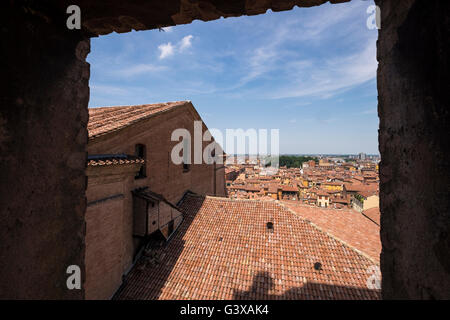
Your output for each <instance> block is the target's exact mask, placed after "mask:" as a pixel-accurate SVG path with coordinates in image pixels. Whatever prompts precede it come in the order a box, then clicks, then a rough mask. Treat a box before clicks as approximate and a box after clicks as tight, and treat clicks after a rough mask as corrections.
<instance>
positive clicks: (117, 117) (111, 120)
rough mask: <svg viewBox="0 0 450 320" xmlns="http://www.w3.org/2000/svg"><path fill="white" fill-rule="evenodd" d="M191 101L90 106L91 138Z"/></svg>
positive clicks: (89, 123)
mask: <svg viewBox="0 0 450 320" xmlns="http://www.w3.org/2000/svg"><path fill="white" fill-rule="evenodd" d="M189 103H190V102H189V101H177V102H167V103H157V104H144V105H138V106H118V107H101V108H89V122H88V132H89V139H93V138H96V137H98V136H102V135H104V134H107V133H110V132H113V131H117V130H120V129H123V128H125V127H127V126H130V125H132V124H134V123H136V122H138V121H142V120H144V119H148V118H150V117H153V116H155V115H157V114H159V113H161V112H165V111H168V110H170V109H173V108H175V107H179V106H182V105H186V104H189Z"/></svg>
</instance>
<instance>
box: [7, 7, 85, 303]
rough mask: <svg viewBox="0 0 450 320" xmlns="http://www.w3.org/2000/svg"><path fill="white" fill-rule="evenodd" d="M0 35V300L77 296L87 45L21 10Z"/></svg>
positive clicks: (81, 256)
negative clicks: (74, 269)
mask: <svg viewBox="0 0 450 320" xmlns="http://www.w3.org/2000/svg"><path fill="white" fill-rule="evenodd" d="M10 3H12V2H9V1H8V2H6V1H5V2H2V4H1V6H3V5H9V4H10ZM0 33H1V34H0V35H1V36H0V46H1V47H0V70H1V80H0V81H1V82H0V88H1V95H0V101H1V103H0V298H33V299H36V298H42V299H44V298H45V299H56V298H58V299H80V298H83V296H84V292H83V290H68V289H67V287H66V278H67V277H68V275H67V274H66V268H67V267H68V266H69V265H78V266H80V268H81V271H82V276H83V277H84V234H85V222H84V212H85V208H86V201H85V195H84V193H85V188H86V178H85V174H84V172H85V167H86V145H87V130H86V126H87V121H88V113H87V105H88V100H89V86H88V79H89V65H88V64H87V63H86V61H85V58H86V55H87V54H88V52H89V50H90V42H89V39H88V38H84V37H83V36H82V35H81V34H80V33H79V32H77V31H72V32H69V30H68V29H67V28H65V24H56V21H52V20H48V18H47V17H45V16H42V15H39V14H37V13H36V12H33V11H28V10H26V8H25V7H20V8H19V7H15V8H8V9H5V8H3V7H2V8H0Z"/></svg>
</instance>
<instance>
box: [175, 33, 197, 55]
mask: <svg viewBox="0 0 450 320" xmlns="http://www.w3.org/2000/svg"><path fill="white" fill-rule="evenodd" d="M193 37H194V36H193V35H191V34H190V35H188V36H185V37H184V38H183V39H181V41H180V43H179V45H178V46H179V50H180V51H183V50H184V49H187V48H189V47H191V46H192V38H193Z"/></svg>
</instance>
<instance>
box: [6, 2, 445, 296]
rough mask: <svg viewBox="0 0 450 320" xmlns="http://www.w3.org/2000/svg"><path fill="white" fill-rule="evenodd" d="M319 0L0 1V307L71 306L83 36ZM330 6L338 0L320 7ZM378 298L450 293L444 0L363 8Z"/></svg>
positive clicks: (79, 188) (80, 245)
mask: <svg viewBox="0 0 450 320" xmlns="http://www.w3.org/2000/svg"><path fill="white" fill-rule="evenodd" d="M325 2H326V1H325V0H246V1H245V0H234V1H225V0H170V1H153V2H150V1H140V0H135V1H128V2H123V1H112V2H111V1H106V0H104V1H96V2H95V3H93V2H92V1H87V0H82V1H78V5H79V6H80V8H81V11H82V29H81V30H79V31H77V30H68V29H67V28H66V18H67V13H66V8H67V7H68V6H69V5H71V4H72V3H70V2H69V1H58V2H56V1H54V2H53V1H48V2H41V1H35V2H34V1H10V2H5V3H2V5H1V6H2V10H1V13H0V18H1V22H0V23H1V28H0V30H1V34H2V39H1V50H0V55H1V59H0V69H1V70H2V78H1V81H2V83H1V84H2V85H1V87H2V97H1V101H2V104H1V109H0V151H1V152H0V166H1V169H0V172H1V173H0V175H1V176H0V181H1V182H0V203H1V206H0V208H1V215H0V219H1V224H0V243H1V245H0V261H2V263H1V264H0V297H3V298H62V299H82V298H84V292H83V290H67V288H66V278H67V274H66V268H67V267H68V266H69V265H72V264H76V265H79V266H80V267H81V269H82V274H84V272H83V268H84V234H85V220H84V213H85V210H86V199H85V188H86V178H85V168H86V158H87V156H86V146H87V129H86V126H87V120H88V114H87V106H88V100H89V84H88V81H89V65H88V64H87V63H86V56H87V54H88V53H89V49H90V44H89V38H90V37H94V36H98V35H102V34H107V33H110V32H113V31H116V32H128V31H130V30H131V29H136V30H145V29H153V28H159V27H166V26H171V25H177V24H184V23H190V22H191V21H193V20H195V19H200V20H204V21H208V20H213V19H218V18H220V17H231V16H239V15H253V14H261V13H264V12H266V10H268V9H272V10H273V11H281V10H289V9H291V8H292V7H293V6H294V5H297V6H300V7H309V6H313V5H320V4H322V3H325ZM330 2H332V3H338V2H345V1H330ZM376 3H377V4H378V5H379V6H380V8H381V21H382V28H381V30H380V33H379V40H378V46H377V50H378V60H379V70H378V92H379V106H378V113H379V117H380V131H379V145H380V147H379V148H380V153H381V157H382V163H381V170H380V180H381V186H380V199H381V213H382V216H381V238H382V244H383V252H382V256H381V269H382V274H383V288H382V291H383V297H384V298H449V297H450V262H449V261H450V229H449V221H450V213H449V199H450V197H449V189H448V186H449V180H450V179H449V173H448V168H449V166H448V161H449V160H448V159H449V151H448V148H447V138H446V137H447V132H448V129H447V128H448V125H449V112H448V105H449V103H450V88H449V84H450V79H449V75H448V73H447V70H448V69H449V68H448V60H449V58H448V57H449V56H450V54H449V52H450V50H449V49H450V48H449V43H448V39H449V38H450V26H449V20H448V18H447V17H448V16H449V13H450V4H449V3H448V2H447V1H425V0H407V1H406V0H405V1H394V0H376Z"/></svg>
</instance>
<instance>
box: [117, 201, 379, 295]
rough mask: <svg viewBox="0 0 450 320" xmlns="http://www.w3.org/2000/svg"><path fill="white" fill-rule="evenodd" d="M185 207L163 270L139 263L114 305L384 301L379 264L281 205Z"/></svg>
mask: <svg viewBox="0 0 450 320" xmlns="http://www.w3.org/2000/svg"><path fill="white" fill-rule="evenodd" d="M179 206H180V208H181V210H182V211H183V214H184V221H183V223H182V224H181V226H180V228H179V229H178V231H177V233H176V234H175V235H174V236H173V238H172V240H171V241H170V242H168V243H167V244H166V245H165V246H163V247H158V248H156V249H154V250H155V251H156V253H157V255H158V257H159V264H157V265H154V264H150V263H147V262H146V258H145V256H143V257H141V258H140V259H139V261H138V262H137V264H136V265H135V267H134V268H133V269H132V270H131V272H130V273H129V274H128V276H127V277H126V278H125V282H124V285H123V286H122V287H121V289H120V290H119V291H118V293H117V294H116V296H115V298H116V299H379V298H380V292H379V291H378V290H370V289H368V288H367V279H368V277H369V276H370V275H369V274H368V273H367V272H368V269H369V267H371V266H373V265H376V264H375V263H374V262H373V261H371V260H370V259H369V258H367V257H366V256H364V255H362V254H361V253H360V252H358V251H357V250H355V249H353V248H352V247H350V246H348V245H346V244H344V243H343V242H341V241H340V240H338V239H336V238H334V237H332V236H330V235H329V234H328V233H326V232H324V231H322V230H321V229H319V228H318V227H316V226H315V225H313V224H311V223H310V222H308V221H307V220H305V219H303V218H301V217H299V216H298V215H296V214H295V213H293V212H292V211H290V210H288V209H287V208H285V207H284V206H281V205H280V204H278V203H277V202H274V201H258V200H230V199H226V198H214V197H199V196H195V195H190V194H188V195H186V196H185V198H184V200H183V202H182V203H181V204H179ZM267 222H272V223H273V226H274V228H273V231H270V229H268V228H267ZM315 266H316V268H315Z"/></svg>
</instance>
